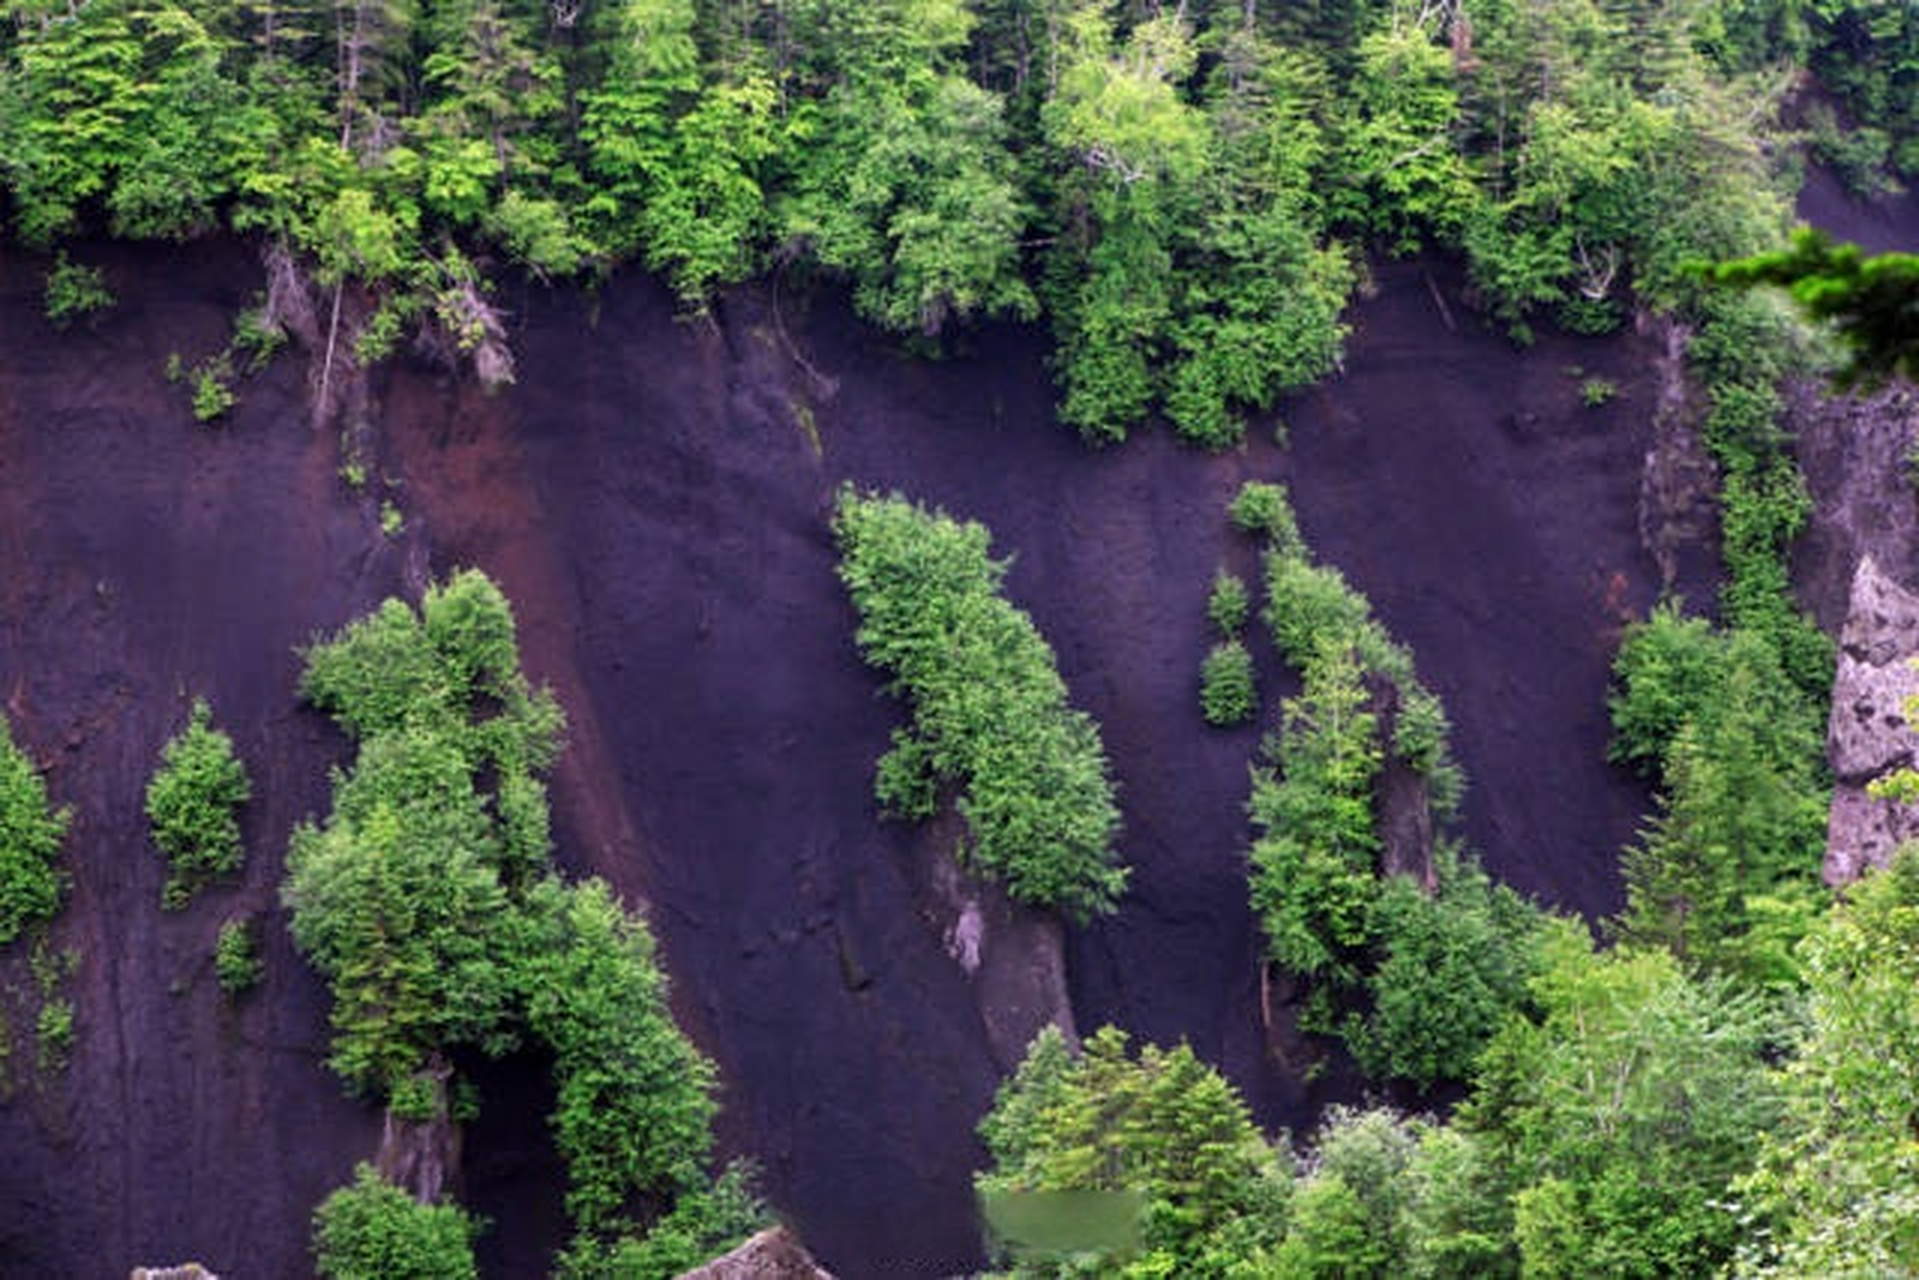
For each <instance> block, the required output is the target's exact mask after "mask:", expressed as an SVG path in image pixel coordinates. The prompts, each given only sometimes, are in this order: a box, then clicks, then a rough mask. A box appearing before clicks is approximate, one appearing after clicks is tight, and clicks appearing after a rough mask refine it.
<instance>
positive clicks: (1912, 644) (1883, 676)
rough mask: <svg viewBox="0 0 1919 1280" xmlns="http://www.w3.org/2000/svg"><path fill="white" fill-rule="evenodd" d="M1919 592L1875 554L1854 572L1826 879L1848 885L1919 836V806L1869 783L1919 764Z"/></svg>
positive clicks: (1843, 639) (1844, 634)
mask: <svg viewBox="0 0 1919 1280" xmlns="http://www.w3.org/2000/svg"><path fill="white" fill-rule="evenodd" d="M1916 657H1919V595H1914V594H1913V593H1912V592H1910V591H1908V590H1906V589H1905V588H1904V587H1902V586H1900V585H1899V584H1898V583H1896V582H1894V581H1893V580H1892V579H1891V578H1890V577H1888V576H1887V575H1886V574H1885V573H1884V572H1883V571H1882V570H1881V569H1880V568H1879V565H1878V563H1877V561H1875V560H1874V559H1873V557H1872V556H1870V555H1868V556H1863V557H1861V559H1860V561H1859V568H1858V571H1857V572H1855V573H1854V574H1853V580H1852V598H1851V604H1850V607H1849V608H1848V610H1847V614H1846V622H1845V626H1844V628H1843V629H1842V631H1841V632H1840V639H1839V661H1838V666H1837V669H1836V671H1835V672H1834V676H1833V690H1832V715H1831V718H1830V720H1829V721H1828V722H1827V729H1826V754H1827V758H1828V760H1829V761H1830V762H1831V764H1832V771H1833V776H1834V780H1835V782H1836V786H1835V787H1834V789H1833V800H1832V811H1831V815H1830V818H1829V819H1828V822H1827V829H1826V864H1825V876H1826V880H1827V881H1828V882H1829V883H1832V884H1844V883H1846V882H1847V881H1850V880H1853V879H1855V878H1857V877H1858V876H1859V875H1860V873H1861V872H1863V871H1864V870H1865V869H1866V868H1868V867H1873V866H1883V865H1884V864H1885V862H1886V860H1887V859H1888V858H1889V857H1891V855H1892V851H1893V850H1894V849H1896V848H1898V846H1899V845H1900V843H1902V842H1903V841H1905V840H1909V839H1914V838H1919V807H1915V806H1913V805H1909V804H1901V803H1899V802H1896V801H1892V800H1881V799H1876V798H1874V797H1873V796H1872V795H1871V794H1870V792H1869V791H1868V788H1869V787H1870V786H1871V784H1872V783H1873V782H1874V781H1875V780H1876V779H1879V778H1881V777H1884V776H1885V775H1886V774H1888V773H1891V772H1893V771H1895V770H1897V769H1903V768H1908V767H1910V766H1912V765H1913V764H1914V763H1915V748H1916V747H1919V737H1916V736H1915V735H1914V732H1913V729H1912V726H1911V725H1910V724H1908V722H1907V717H1906V704H1907V703H1908V702H1909V701H1910V700H1911V699H1913V698H1914V697H1919V668H1915V667H1914V665H1913V662H1914V659H1915V658H1916Z"/></svg>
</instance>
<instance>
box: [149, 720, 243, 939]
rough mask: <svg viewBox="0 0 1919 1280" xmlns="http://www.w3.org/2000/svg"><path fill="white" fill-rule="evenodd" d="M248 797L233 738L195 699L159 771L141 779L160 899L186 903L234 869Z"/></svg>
mask: <svg viewBox="0 0 1919 1280" xmlns="http://www.w3.org/2000/svg"><path fill="white" fill-rule="evenodd" d="M252 794H253V785H252V783H251V781H250V780H249V779H248V778H247V771H246V766H245V765H244V764H242V763H241V762H240V759H239V757H238V756H236V755H235V754H234V752H233V739H232V738H230V737H228V736H227V735H226V734H225V733H224V732H222V731H221V730H219V729H216V728H214V727H213V711H212V708H210V707H209V706H207V703H206V700H205V699H202V698H196V699H194V702H193V709H192V711H191V712H190V713H189V715H188V717H187V725H186V728H184V729H182V730H181V731H180V732H179V733H178V734H176V735H175V736H174V737H173V738H172V739H170V740H169V741H168V742H167V744H166V745H165V746H164V747H162V748H161V749H160V768H159V769H158V771H157V772H155V774H154V775H153V779H152V781H150V782H149V783H148V784H147V797H146V811H147V821H148V822H149V823H151V824H152V829H153V842H154V844H156V845H158V846H159V848H160V852H161V853H163V854H165V855H166V858H167V882H166V887H165V888H164V889H163V890H162V891H161V904H162V905H163V906H165V907H167V908H168V909H170V910H178V909H179V908H181V907H184V906H186V905H187V903H188V902H190V901H191V900H192V898H193V895H194V894H195V893H197V892H198V891H199V890H200V889H201V888H203V887H205V886H206V885H207V884H209V883H211V882H213V881H215V880H217V879H220V878H221V877H224V876H231V875H233V874H234V873H235V872H237V871H238V870H239V869H240V866H241V864H242V862H243V861H244V860H245V858H246V850H245V848H244V847H243V845H242V844H241V839H240V816H239V812H240V807H241V806H242V805H244V804H245V803H246V802H247V800H248V799H249V798H250V797H251V795H252Z"/></svg>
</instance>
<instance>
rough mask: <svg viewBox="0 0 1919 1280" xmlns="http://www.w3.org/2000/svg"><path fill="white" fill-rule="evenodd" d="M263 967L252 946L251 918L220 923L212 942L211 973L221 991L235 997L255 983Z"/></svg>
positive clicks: (242, 993) (243, 993)
mask: <svg viewBox="0 0 1919 1280" xmlns="http://www.w3.org/2000/svg"><path fill="white" fill-rule="evenodd" d="M263 969H264V966H263V965H262V964H261V962H260V957H259V954H258V952H257V951H256V950H255V949H254V943H253V923H252V921H250V920H228V921H227V922H226V923H225V924H222V925H221V926H220V933H219V936H218V937H217V938H216V939H215V940H214V944H213V973H214V976H215V977H216V978H218V979H219V982H220V990H222V991H224V992H225V993H226V994H227V995H228V996H229V997H231V998H234V999H238V998H239V997H240V996H243V995H245V994H246V993H247V992H249V991H251V990H252V989H253V988H254V987H255V986H256V985H258V983H259V981H260V974H261V972H262V971H263Z"/></svg>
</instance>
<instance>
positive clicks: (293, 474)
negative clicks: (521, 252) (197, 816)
mask: <svg viewBox="0 0 1919 1280" xmlns="http://www.w3.org/2000/svg"><path fill="white" fill-rule="evenodd" d="M83 256H84V257H85V258H86V259H88V260H91V261H97V262H104V263H105V265H106V268H107V275H108V280H109V282H110V284H111V286H112V287H113V288H114V289H115V290H116V291H117V292H118V293H119V294H120V296H121V297H122V298H124V299H125V300H126V301H125V302H123V303H122V304H121V306H120V307H119V309H118V310H116V311H115V312H114V313H113V315H112V316H111V317H110V318H109V319H108V320H106V322H104V323H103V324H102V325H101V326H100V328H99V331H98V332H97V333H96V332H88V331H84V330H82V331H77V332H74V333H70V334H68V335H65V336H64V337H58V338H56V337H55V336H54V335H53V333H52V331H51V330H49V329H48V328H47V326H46V323H45V321H44V320H42V319H40V318H39V315H38V308H39V297H38V280H37V275H36V273H35V272H34V270H33V269H32V266H31V264H29V263H27V262H25V261H23V260H22V259H21V258H19V257H17V256H11V255H8V256H0V352H4V353H5V355H4V358H3V359H0V687H4V690H5V692H4V697H5V700H6V708H7V713H8V715H9V717H10V719H11V720H12V722H13V725H14V727H15V730H16V732H17V734H18V736H19V738H20V740H21V742H22V745H23V746H24V747H25V748H26V749H27V750H28V751H29V752H31V753H32V754H33V755H34V756H35V758H36V759H38V760H39V761H40V762H42V764H43V765H44V766H45V767H46V769H47V773H48V778H49V781H50V784H51V787H52V791H53V793H54V795H55V797H56V798H57V799H58V800H59V801H61V802H63V803H66V804H70V805H71V806H72V807H73V810H74V814H75V819H74V824H73V831H72V834H71V835H70V837H69V838H68V841H67V855H66V861H67V865H68V866H69V868H70V869H71V871H72V873H73V881H74V888H73V896H72V900H71V903H70V905H69V906H68V907H67V909H66V911H65V913H64V914H63V915H62V916H61V917H60V919H59V921H58V922H57V924H56V926H55V928H54V931H53V941H54V943H55V944H56V945H57V946H61V947H70V948H73V949H75V950H76V951H77V952H78V953H79V956H80V966H79V971H78V973H77V975H76V976H75V977H74V978H73V979H72V980H71V983H70V990H71V994H72V998H73V1000H74V1003H75V1005H76V1008H77V1015H78V1016H77V1039H76V1043H75V1045H74V1050H73V1059H72V1065H71V1066H70V1067H69V1068H68V1070H67V1071H66V1072H64V1073H61V1074H58V1075H54V1076H51V1077H45V1076H42V1075H40V1074H39V1073H37V1072H36V1070H35V1068H34V1045H33V1036H32V1025H33V1024H32V1018H33V1009H34V1007H35V1005H34V1002H33V1001H32V1000H31V999H30V998H29V997H30V995H31V989H32V982H31V979H30V978H29V977H28V976H27V973H26V964H25V962H24V960H23V959H18V958H16V959H12V960H9V961H7V962H6V963H5V967H4V970H3V971H0V973H3V975H4V976H0V982H4V984H5V985H6V987H7V988H8V989H9V998H8V1000H7V1002H6V1003H7V1014H8V1026H7V1032H8V1039H9V1040H10V1042H11V1044H12V1046H13V1050H12V1054H11V1056H10V1058H9V1060H8V1063H7V1066H6V1072H5V1074H6V1076H7V1078H8V1079H9V1081H10V1091H9V1095H8V1097H9V1100H8V1101H7V1102H6V1104H5V1105H0V1149H4V1150H5V1151H6V1152H7V1158H6V1160H5V1161H3V1162H0V1275H6V1276H21V1277H29V1276H31V1277H60V1276H99V1275H119V1274H124V1273H125V1272H126V1271H127V1269H128V1268H129V1267H131V1266H133V1265H135V1264H145V1263H171V1262H177V1261H181V1260H184V1259H187V1258H193V1257H198V1258H201V1259H204V1260H205V1261H206V1262H207V1263H208V1264H209V1265H212V1266H215V1267H216V1268H227V1269H229V1273H230V1274H238V1273H242V1272H244V1273H245V1274H257V1275H281V1276H284V1275H297V1274H300V1273H301V1272H302V1271H303V1270H304V1269H305V1267H306V1266H307V1262H306V1232H307V1226H306V1223H307V1217H308V1214H309V1213H310V1212H311V1210H312V1207H313V1205H314V1204H315V1203H316V1202H317V1201H318V1200H319V1198H320V1197H321V1196H322V1195H324V1194H325V1193H326V1191H327V1190H328V1189H329V1188H330V1187H332V1186H334V1185H336V1184H338V1183H340V1182H343V1181H345V1180H346V1178H347V1177H348V1176H349V1173H350V1171H351V1168H352V1164H353V1161H354V1160H355V1159H356V1158H358V1157H361V1156H363V1155H366V1154H369V1153H370V1152H371V1151H372V1150H373V1147H374V1144H375V1143H376V1141H377V1138H378V1128H377V1120H376V1117H375V1116H374V1115H373V1114H372V1113H370V1112H368V1111H366V1110H364V1109H363V1108H361V1107H359V1106H357V1105H355V1104H353V1103H351V1102H350V1101H348V1100H347V1099H345V1098H344V1097H342V1096H341V1093H340V1089H339V1087H338V1085H337V1083H336V1082H335V1081H334V1080H333V1079H332V1078H331V1077H330V1076H328V1075H327V1073H326V1072H325V1070H324V1069H323V1067H322V1066H321V1062H320V1059H321V1056H322V1054H323V1051H324V1042H325V1034H326V1027H325V1009H326V1003H325V992H324V990H323V988H322V987H321V985H320V983H319V982H318V981H317V980H316V979H315V978H314V977H312V976H311V975H310V974H309V973H308V971H307V970H306V968H305V966H304V965H303V964H302V963H301V962H300V961H299V959H298V958H297V957H296V956H295V955H294V954H293V952H292V949H291V947H290V946H289V944H288V943H287V941H286V933H285V928H284V922H283V919H282V917H281V915H280V913H279V910H278V908H277V905H276V886H277V881H278V879H279V874H280V854H281V850H282V848H283V846H284V843H285V840H286V834H287V832H288V830H289V829H290V828H291V827H292V825H293V824H294V822H295V821H297V820H298V819H299V818H301V817H302V816H304V815H306V814H308V813H310V812H314V811H316V810H319V809H321V808H322V807H323V806H324V804H325V799H326V773H325V771H326V767H327V765H328V763H329V762H330V761H331V760H333V759H335V758H336V757H337V755H338V754H339V748H340V745H341V744H340V741H339V739H338V737H337V735H335V734H334V733H333V732H332V731H331V730H330V729H329V728H328V727H327V726H326V725H325V723H324V721H322V720H321V718H320V717H318V716H316V715H312V714H310V713H306V712H303V711H301V710H300V709H299V708H298V707H297V706H296V704H295V702H294V699H293V697H292V689H293V682H294V680H295V677H296V674H297V665H296V660H295V657H294V654H293V646H294V645H296V644H298V643H300V642H302V641H304V640H306V639H307V638H308V637H309V635H310V634H311V633H312V632H313V631H315V630H316V629H318V628H322V627H331V626H335V625H337V624H338V623H339V622H340V621H342V620H343V619H344V618H345V617H346V616H348V615H349V614H350V613H351V612H353V611H354V610H357V609H360V608H363V607H365V605H366V604H367V603H368V602H369V601H376V600H378V599H379V598H380V596H381V595H382V594H384V593H386V592H388V591H390V590H391V589H393V588H394V587H395V586H396V585H397V582H398V578H397V576H396V574H395V573H394V572H393V564H392V559H393V557H392V556H391V555H389V554H388V553H387V552H386V551H385V549H384V548H383V547H382V546H381V544H380V542H379V539H378V537H377V535H375V536H374V537H371V538H370V537H368V535H367V529H366V528H365V527H364V521H363V517H362V514H361V513H360V512H359V511H357V510H356V509H355V508H354V507H353V506H352V505H350V504H348V503H347V502H345V501H343V500H342V499H341V495H340V494H339V493H338V492H337V491H336V482H335V480H334V475H333V468H334V445H333V442H332V441H331V440H330V439H327V438H324V437H320V436H315V435H314V434H312V433H310V432H309V431H308V430H307V428H306V427H305V426H303V425H302V423H301V410H300V392H299V378H298V374H297V371H296V370H295V369H293V368H292V367H291V366H290V365H289V366H287V367H285V368H281V369H278V370H275V371H274V372H273V373H272V375H271V376H269V377H267V378H265V379H263V380H262V381H260V382H258V383H256V384H254V385H252V386H251V387H250V388H249V390H248V400H247V403H246V405H244V406H243V407H242V409H241V411H240V412H239V413H238V414H237V415H236V416H235V419H234V421H233V422H232V424H231V425H229V426H227V427H224V428H223V429H221V430H220V431H218V432H211V431H207V430H204V429H200V428H198V427H196V426H195V424H194V423H193V421H192V419H191V416H190V414H189V413H188V412H187V410H186V407H185V400H184V397H183V395H182V394H181V393H180V392H179V391H177V390H175V389H173V388H169V387H168V386H166V384H165V382H164V380H163V378H162V372H161V371H162V367H163V364H164V361H165V358H166V355H167V353H168V352H169V351H175V350H177V351H180V352H182V353H184V354H186V355H187V356H188V357H189V358H196V357H198V356H200V355H202V354H205V353H206V352H207V351H209V350H212V349H215V348H217V347H218V346H219V345H220V344H221V343H222V342H223V341H224V337H225V328H226V326H227V325H228V324H229V323H230V317H231V315H232V313H233V310H234V308H235V307H236V306H239V305H242V304H244V302H245V301H246V295H245V293H244V292H243V288H244V287H245V282H246V281H247V280H248V278H249V271H250V270H251V268H250V264H249V262H248V260H247V258H246V257H245V256H244V255H242V254H240V253H238V252H237V251H236V250H234V249H233V248H232V247H225V248H209V249H205V250H195V251H191V252H184V253H179V254H175V255H163V254H160V253H157V252H155V253H147V254H139V255H130V254H120V253H104V252H90V253H87V254H85V255H83ZM194 695H204V696H206V697H207V698H208V699H209V700H210V701H211V702H212V704H213V706H214V708H215V712H216V715H217V717H218V719H219V721H220V723H221V724H222V725H224V726H225V727H226V728H228V729H229V730H230V731H231V732H232V734H233V736H234V739H235V742H236V745H237V746H238V748H239V751H240V753H241V754H242V756H243V757H244V758H245V759H246V761H247V764H248V766H249V768H250V769H251V770H252V774H253V780H254V786H255V793H256V796H257V798H256V800H255V801H254V803H253V804H252V805H251V806H250V807H249V809H248V811H247V813H246V818H245V824H244V826H245V833H246V838H247V843H248V847H249V849H250V850H251V853H252V856H251V858H250V860H249V863H248V866H247V870H246V875H245V878H244V881H243V882H242V883H241V884H240V885H239V886H238V887H236V888H230V889H220V890H215V891H213V892H211V893H208V894H206V895H205V896H203V897H202V898H201V899H200V900H199V901H197V902H196V903H194V905H193V906H192V907H191V908H190V909H188V910H186V911H184V912H177V913H172V912H169V913H163V912H162V911H161V910H160V907H159V903H160V887H161V884H162V882H163V880H164V878H165V875H164V871H165V867H164V863H163V861H162V859H161V858H160V855H159V854H158V853H157V852H156V851H155V850H154V849H153V848H152V847H151V846H150V845H149V844H148V842H147V840H146V836H145V820H144V818H143V816H142V813H141V804H142V791H143V788H144V786H145V781H146V778H147V776H148V774H149V773H150V771H151V769H152V766H153V763H154V761H155V759H156V757H157V755H158V751H159V748H160V744H161V743H162V742H163V741H165V739H166V738H167V737H169V736H170V735H171V734H172V733H173V732H175V731H176V730H177V729H178V728H179V727H180V725H181V724H183V723H184V721H185V718H186V710H187V704H188V702H189V700H190V699H191V698H192V697H193V696H194ZM247 912H253V913H257V914H259V916H260V918H261V921H262V927H261V929H260V931H259V932H260V935H261V937H262V939H263V940H264V942H265V944H266V945H265V949H264V958H265V961H266V977H265V981H264V983H263V984H262V987H261V988H260V989H259V990H258V991H257V992H255V993H254V994H253V995H251V996H250V997H248V998H247V999H246V1000H244V1001H243V1002H241V1003H240V1004H239V1005H238V1007H237V1008H236V1007H234V1006H233V1005H231V1004H229V1003H228V1002H226V1001H224V1000H223V999H222V996H221V993H220V990H219V987H218V984H217V983H216V981H215V979H214V974H213V965H212V955H213V942H214V936H215V934H216V933H217V931H218V929H219V926H220V924H221V922H222V921H223V920H224V919H226V918H227V917H228V916H229V915H237V914H241V913H247ZM25 950H26V948H25V946H24V945H20V944H17V945H16V947H15V948H13V949H12V953H13V954H14V955H15V956H16V957H18V956H19V955H20V954H21V953H22V952H24V951H25Z"/></svg>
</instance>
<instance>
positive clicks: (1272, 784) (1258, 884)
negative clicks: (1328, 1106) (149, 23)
mask: <svg viewBox="0 0 1919 1280" xmlns="http://www.w3.org/2000/svg"><path fill="white" fill-rule="evenodd" d="M1360 674H1361V672H1360V667H1359V664H1358V662H1357V661H1356V659H1355V658H1354V656H1353V655H1352V653H1351V651H1350V650H1342V649H1339V648H1336V647H1328V648H1327V649H1326V650H1325V651H1324V652H1323V654H1322V656H1321V658H1320V660H1319V662H1318V663H1317V664H1316V666H1315V668H1314V671H1313V674H1312V677H1311V678H1310V679H1309V681H1308V684H1307V687H1306V691H1305V692H1304V693H1302V694H1301V695H1300V696H1299V697H1297V698H1289V699H1287V700H1286V702H1285V703H1284V704H1283V705H1282V711H1281V714H1282V719H1283V727H1282V728H1281V730H1280V736H1279V745H1278V758H1277V764H1278V766H1279V769H1278V776H1277V777H1276V778H1274V777H1271V776H1266V775H1262V776H1257V777H1256V778H1255V780H1254V784H1253V798H1252V800H1251V802H1250V808H1251V811H1252V819H1253V826H1254V829H1255V830H1256V832H1258V836H1257V838H1256V839H1255V840H1254V842H1253V849H1252V855H1251V857H1252V867H1253V870H1252V902H1253V910H1254V912H1255V913H1256V914H1257V915H1258V916H1259V920H1260V925H1261V928H1262V930H1263V931H1264V933H1265V936H1266V943H1267V948H1268V952H1269V954H1270V955H1271V957H1272V958H1273V960H1274V961H1276V962H1277V963H1279V964H1280V965H1283V966H1284V967H1285V968H1287V969H1289V970H1291V971H1292V972H1294V973H1299V974H1305V975H1308V976H1324V977H1326V978H1328V979H1330V980H1331V981H1333V982H1335V983H1338V984H1342V985H1343V984H1350V983H1353V982H1356V981H1357V980H1358V978H1359V976H1360V966H1361V963H1362V961H1363V959H1364V956H1365V951H1366V948H1367V945H1368V944H1369V943H1370V941H1371V940H1372V913H1373V904H1374V902H1375V900H1376V899H1377V898H1378V896H1379V890H1380V885H1379V879H1378V875H1377V869H1376V861H1377V858H1378V854H1379V836H1378V833H1377V832H1376V831H1375V830H1374V827H1373V781H1374V779H1375V778H1376V777H1377V776H1378V774H1379V767H1380V759H1381V756H1380V747H1379V740H1378V731H1377V727H1376V726H1377V720H1376V717H1375V716H1374V715H1373V714H1372V713H1371V712H1369V711H1367V710H1366V702H1367V698H1366V690H1365V688H1364V686H1363V685H1362V683H1361V681H1360Z"/></svg>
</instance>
